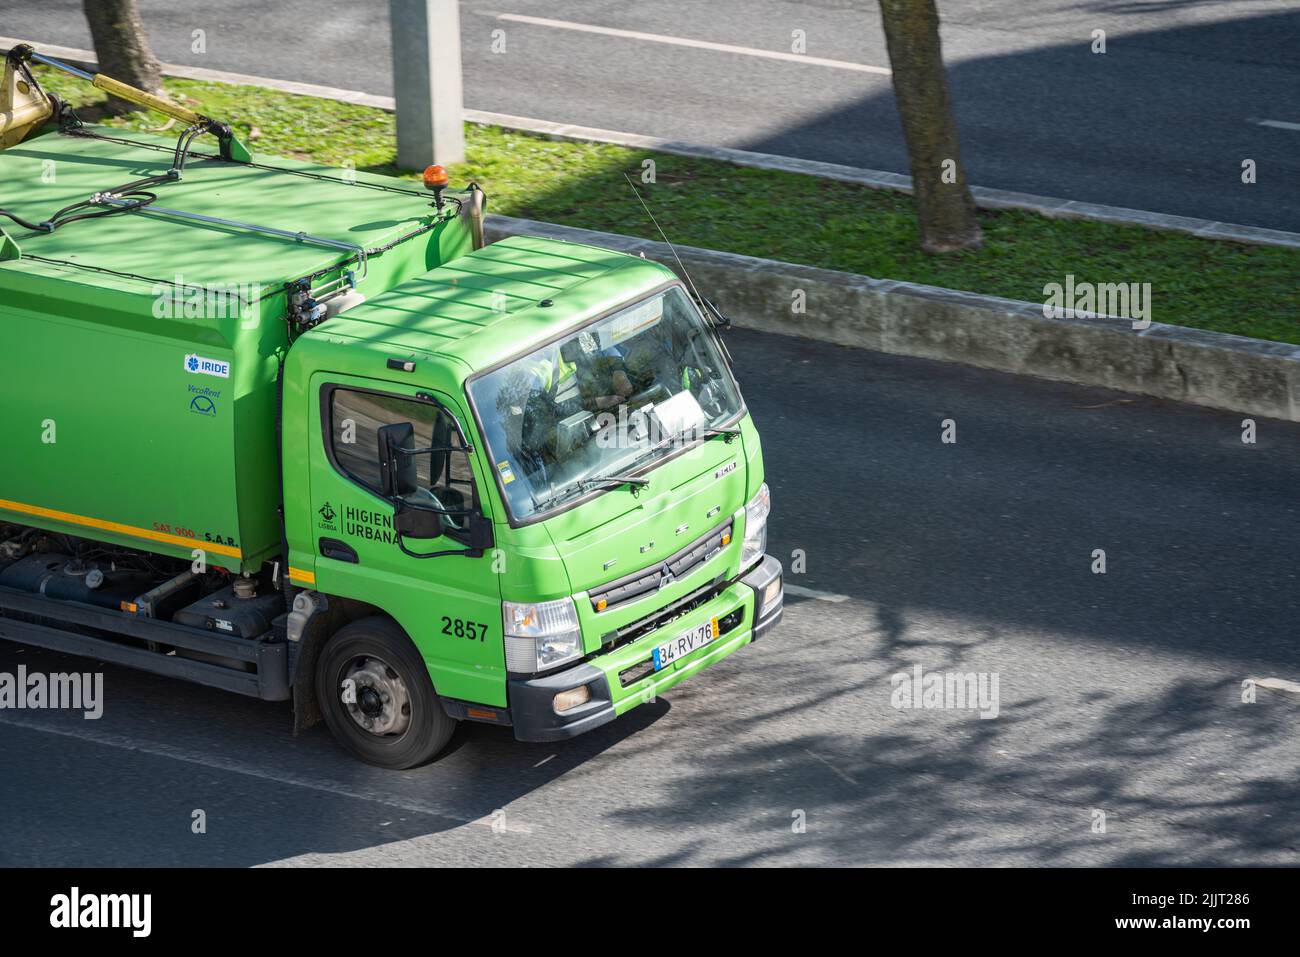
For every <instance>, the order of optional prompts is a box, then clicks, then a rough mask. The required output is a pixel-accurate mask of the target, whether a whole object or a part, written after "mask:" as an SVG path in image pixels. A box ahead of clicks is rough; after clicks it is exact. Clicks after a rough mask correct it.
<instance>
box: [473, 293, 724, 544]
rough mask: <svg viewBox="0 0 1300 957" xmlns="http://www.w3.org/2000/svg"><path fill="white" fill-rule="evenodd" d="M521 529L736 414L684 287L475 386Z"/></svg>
mask: <svg viewBox="0 0 1300 957" xmlns="http://www.w3.org/2000/svg"><path fill="white" fill-rule="evenodd" d="M469 391H470V396H471V398H472V399H473V401H474V406H475V408H476V410H477V412H478V416H479V421H480V423H481V425H482V427H483V437H484V439H485V440H486V441H487V445H488V451H489V453H490V454H491V456H492V465H493V468H495V469H496V472H497V474H498V475H499V476H500V479H501V486H502V488H504V489H505V494H506V500H507V504H508V505H509V507H510V511H511V513H512V514H513V515H514V517H515V518H516V519H523V518H527V517H530V516H532V515H534V514H537V513H540V512H545V511H548V510H549V509H551V508H554V507H556V506H558V505H561V504H562V503H564V502H565V501H568V500H570V499H572V498H576V497H577V496H578V495H580V494H582V493H583V492H586V491H589V490H591V489H593V488H612V487H614V486H615V484H616V478H613V477H622V476H626V475H628V474H629V473H632V472H639V471H643V470H644V469H646V468H647V467H648V466H650V465H652V464H653V463H654V462H656V461H658V460H659V459H661V458H662V457H664V456H665V455H668V454H670V453H671V452H672V451H673V450H674V449H676V448H680V447H681V446H682V445H683V444H684V443H689V442H693V441H696V440H698V439H700V438H702V437H704V436H706V435H708V434H709V433H708V431H707V430H708V429H710V428H716V427H718V426H720V425H722V424H724V423H727V422H728V420H730V419H732V418H734V417H735V416H736V415H737V414H738V413H739V412H740V395H739V393H738V392H737V390H736V384H735V381H734V380H733V379H732V377H731V372H730V370H729V369H728V367H727V364H726V360H724V359H723V357H722V355H721V354H720V352H719V349H718V343H717V342H716V340H715V339H714V337H713V334H712V332H711V330H710V329H709V327H708V326H706V325H705V322H704V319H703V318H702V317H701V316H700V314H699V312H698V311H697V310H696V309H695V306H694V305H693V304H692V303H691V301H690V299H689V298H688V297H687V296H686V294H685V292H683V291H682V289H681V288H680V287H678V286H672V287H669V288H668V289H666V290H665V291H663V292H660V293H656V294H655V295H654V296H652V297H650V298H649V299H645V300H642V301H641V302H638V303H636V304H635V305H632V306H628V307H627V308H626V309H622V310H620V311H619V312H616V313H614V314H613V315H611V316H607V317H606V318H604V319H601V320H599V321H597V322H594V323H592V324H590V325H588V326H584V327H583V328H582V329H580V330H578V331H576V332H574V333H573V334H572V335H570V336H568V337H566V338H564V339H561V340H560V341H558V342H553V343H551V344H550V345H547V346H543V347H542V348H541V349H538V350H537V351H536V352H533V353H530V354H529V355H526V356H523V357H522V358H519V359H516V360H514V361H512V362H510V363H509V364H507V365H505V366H503V367H501V368H500V369H497V370H495V371H493V372H490V373H488V374H487V375H484V376H481V377H479V378H478V379H476V380H474V381H473V382H472V383H471V384H470V387H469Z"/></svg>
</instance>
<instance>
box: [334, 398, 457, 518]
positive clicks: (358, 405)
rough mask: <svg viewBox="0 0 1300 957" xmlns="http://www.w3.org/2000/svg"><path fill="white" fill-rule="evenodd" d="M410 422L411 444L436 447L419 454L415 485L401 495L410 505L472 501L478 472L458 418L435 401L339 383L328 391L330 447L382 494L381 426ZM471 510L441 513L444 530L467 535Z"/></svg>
mask: <svg viewBox="0 0 1300 957" xmlns="http://www.w3.org/2000/svg"><path fill="white" fill-rule="evenodd" d="M400 422H409V423H410V424H411V426H412V427H413V428H414V430H415V435H414V438H413V440H412V441H413V445H412V447H413V448H420V449H434V450H435V451H432V452H428V453H425V454H421V455H417V456H415V483H414V484H415V487H414V488H413V489H411V490H409V491H407V492H405V493H404V494H403V495H402V498H403V500H404V501H407V502H410V503H411V504H412V505H417V506H418V505H425V506H429V507H432V508H442V509H448V510H452V511H455V510H457V509H467V508H470V507H471V506H472V505H473V504H474V502H475V498H474V476H473V472H472V471H471V470H470V465H469V455H468V453H467V451H465V446H464V443H463V442H462V440H461V438H460V435H459V434H458V432H457V429H456V425H455V422H454V421H453V420H452V418H451V417H450V416H449V415H448V414H447V413H446V411H445V410H443V409H442V408H440V407H439V406H437V405H434V404H433V403H431V402H421V401H418V400H415V399H408V398H404V397H402V396H395V395H382V394H377V393H374V392H359V391H355V390H352V389H342V388H336V389H334V390H333V392H332V393H331V395H330V421H329V429H330V438H329V442H330V449H331V451H332V453H333V456H334V461H335V463H336V464H337V466H338V468H339V469H340V470H342V471H343V473H344V474H345V475H347V476H348V477H349V478H351V479H352V480H353V481H355V482H359V483H360V484H361V485H364V486H365V487H366V488H368V489H370V490H371V491H373V492H375V493H376V494H382V488H383V478H382V473H381V470H380V465H379V463H380V460H381V459H380V451H379V430H380V429H381V428H383V427H384V426H386V425H395V424H397V423H400ZM466 522H467V516H465V515H445V516H443V529H444V531H445V532H446V534H448V535H450V536H452V537H454V538H457V539H461V538H464V532H465V529H466Z"/></svg>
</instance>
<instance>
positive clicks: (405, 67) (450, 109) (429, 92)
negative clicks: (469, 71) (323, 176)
mask: <svg viewBox="0 0 1300 957" xmlns="http://www.w3.org/2000/svg"><path fill="white" fill-rule="evenodd" d="M388 7H389V23H390V25H391V28H392V36H393V96H394V97H395V98H396V100H397V165H398V166H401V167H403V168H404V169H424V167H426V166H428V165H429V164H430V163H442V164H444V165H445V164H447V163H459V162H461V161H463V160H464V159H465V128H464V120H463V118H462V113H463V111H464V99H463V95H462V87H461V72H460V5H459V4H458V3H457V0H389V3H388Z"/></svg>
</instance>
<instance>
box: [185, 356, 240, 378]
mask: <svg viewBox="0 0 1300 957" xmlns="http://www.w3.org/2000/svg"><path fill="white" fill-rule="evenodd" d="M185 371H186V372H188V373H190V374H191V375H214V376H217V377H218V378H221V379H229V378H230V363H229V362H226V361H225V360H224V359H207V358H204V357H203V356H200V355H195V354H194V353H193V352H191V353H190V354H189V355H187V356H186V357H185Z"/></svg>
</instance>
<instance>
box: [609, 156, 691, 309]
mask: <svg viewBox="0 0 1300 957" xmlns="http://www.w3.org/2000/svg"><path fill="white" fill-rule="evenodd" d="M623 178H624V179H625V180H627V185H628V186H630V187H631V188H632V195H633V196H635V197H636V198H637V202H639V203H640V204H641V208H642V209H644V210H645V214H646V215H647V216H649V217H650V222H652V223H654V224H655V229H657V230H658V231H659V236H660V238H662V239H663V241H664V243H665V244H666V245H667V246H668V248H669V250H671V251H672V254H673V259H676V260H677V265H678V266H679V267H680V268H681V271H682V275H683V276H685V277H686V281H687V282H688V283H690V286H691V292H693V293H695V298H696V299H698V300H699V301H700V302H703V303H708V300H707V299H705V298H704V297H703V296H701V295H700V291H699V290H698V289H696V288H695V280H694V279H692V278H691V274H690V273H689V272H687V271H686V265H685V263H683V262H682V257H681V256H679V255H677V247H676V246H674V245H673V244H672V242H671V241H669V239H668V237H667V236H666V235H665V234H664V230H663V227H662V226H660V225H659V220H657V219H655V214H654V213H652V212H650V207H649V206H647V205H646V202H645V200H644V199H643V198H642V196H641V193H640V191H639V190H637V188H636V184H635V183H633V182H632V177H631V176H628V175H627V173H624V174H623ZM710 308H711V307H710Z"/></svg>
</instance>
